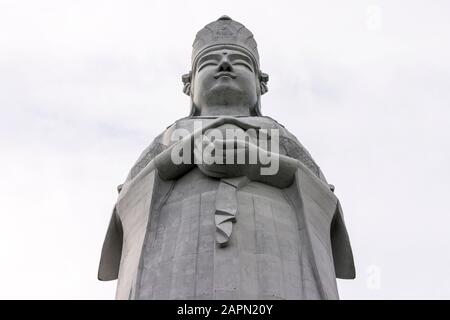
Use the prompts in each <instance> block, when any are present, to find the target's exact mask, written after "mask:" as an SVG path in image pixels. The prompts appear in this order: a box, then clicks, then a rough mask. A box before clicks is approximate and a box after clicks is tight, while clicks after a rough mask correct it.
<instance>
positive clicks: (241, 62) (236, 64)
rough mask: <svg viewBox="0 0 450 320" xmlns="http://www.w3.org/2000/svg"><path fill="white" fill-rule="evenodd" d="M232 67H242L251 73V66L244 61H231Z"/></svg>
mask: <svg viewBox="0 0 450 320" xmlns="http://www.w3.org/2000/svg"><path fill="white" fill-rule="evenodd" d="M233 65H234V66H243V67H245V68H247V69H248V70H250V71H251V72H253V68H252V66H251V65H250V64H249V63H248V62H246V61H244V60H235V61H233Z"/></svg>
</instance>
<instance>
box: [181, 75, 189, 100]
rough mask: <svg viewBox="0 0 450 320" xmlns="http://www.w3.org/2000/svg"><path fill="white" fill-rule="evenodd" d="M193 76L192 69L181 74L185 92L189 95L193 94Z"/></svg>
mask: <svg viewBox="0 0 450 320" xmlns="http://www.w3.org/2000/svg"><path fill="white" fill-rule="evenodd" d="M191 78H192V71H189V73H186V74H183V75H182V76H181V81H183V92H184V93H185V94H186V95H188V96H190V95H191Z"/></svg>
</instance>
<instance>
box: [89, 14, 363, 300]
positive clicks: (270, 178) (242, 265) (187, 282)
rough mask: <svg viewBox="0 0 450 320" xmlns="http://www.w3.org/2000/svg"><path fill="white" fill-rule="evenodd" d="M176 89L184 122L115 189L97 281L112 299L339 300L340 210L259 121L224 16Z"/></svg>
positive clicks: (309, 167)
mask: <svg viewBox="0 0 450 320" xmlns="http://www.w3.org/2000/svg"><path fill="white" fill-rule="evenodd" d="M182 80H183V84H184V87H183V91H184V93H186V94H187V95H189V96H190V98H191V112H190V115H189V116H188V117H186V118H183V119H180V120H178V121H176V122H175V123H174V124H172V125H171V126H170V127H168V128H167V130H165V131H164V132H163V133H161V134H160V135H159V136H158V137H156V139H155V140H154V141H153V142H152V143H151V144H150V146H148V147H147V148H146V149H145V150H144V151H143V153H142V154H141V156H140V157H139V159H138V160H137V162H136V164H135V165H134V166H133V167H132V169H131V171H130V173H129V175H128V177H127V179H126V181H125V182H124V183H123V184H122V185H120V186H119V188H118V189H119V196H118V200H117V202H116V204H115V206H114V210H113V214H112V218H111V222H110V224H109V228H108V231H107V234H106V238H105V242H104V244H103V250H102V255H101V261H100V268H99V274H98V277H99V279H100V280H114V279H118V280H119V281H118V286H117V294H116V298H118V299H337V298H338V292H337V285H336V277H337V278H344V279H352V278H354V277H355V269H354V264H353V256H352V251H351V247H350V242H349V238H348V235H347V231H346V228H345V225H344V220H343V216H342V211H341V206H340V204H339V201H338V199H337V198H336V196H335V195H334V193H333V190H334V187H333V186H332V185H330V184H328V183H327V181H326V180H325V177H324V175H323V174H322V172H321V170H320V168H319V166H318V165H317V164H316V163H315V161H314V160H313V159H312V158H311V156H310V154H309V153H308V151H307V150H306V149H305V148H304V147H303V146H302V145H301V144H300V142H299V141H298V140H297V139H296V138H295V136H293V135H292V134H291V133H290V132H289V131H288V130H287V129H286V128H285V127H283V126H282V125H281V124H279V123H278V122H276V121H275V120H273V119H271V118H269V117H267V116H263V115H262V114H261V105H260V102H261V95H262V94H264V93H266V92H267V82H268V76H267V75H266V74H264V73H262V72H261V70H260V61H259V55H258V51H257V47H256V42H255V40H254V38H253V35H252V33H251V32H250V31H249V30H248V29H246V28H245V27H244V26H243V25H242V24H240V23H238V22H236V21H233V20H232V19H231V18H229V17H227V16H223V17H221V18H219V19H218V20H217V21H214V22H212V23H210V24H208V25H207V26H205V27H204V28H203V29H202V30H200V31H199V32H198V33H197V37H196V39H195V41H194V44H193V52H192V71H191V72H189V73H188V74H186V75H184V76H183V77H182ZM229 132H231V133H232V135H231V136H230V135H229Z"/></svg>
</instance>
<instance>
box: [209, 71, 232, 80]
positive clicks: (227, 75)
mask: <svg viewBox="0 0 450 320" xmlns="http://www.w3.org/2000/svg"><path fill="white" fill-rule="evenodd" d="M221 77H229V78H231V79H236V75H235V74H234V73H233V72H218V73H216V74H215V75H214V78H215V79H219V78H221Z"/></svg>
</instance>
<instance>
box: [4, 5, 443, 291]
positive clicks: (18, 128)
mask: <svg viewBox="0 0 450 320" xmlns="http://www.w3.org/2000/svg"><path fill="white" fill-rule="evenodd" d="M449 9H450V4H449V3H448V1H392V0H391V1H377V0H371V1H365V0H354V1H349V0H346V1H339V2H338V1H331V0H330V1H298V0H295V1H294V0H293V1H282V0H277V1H242V0H239V1H233V0H227V1H167V0H164V1H129V0H127V1H125V0H123V1H98V0H89V1H79V0H78V1H61V0H58V1H50V0H40V1H32V0H30V1H20V0H11V1H7V0H0V108H1V114H0V135H1V139H0V150H1V157H0V174H1V177H2V181H3V183H1V184H0V218H1V224H0V226H1V231H0V283H1V285H0V298H3V299H9V298H25V299H36V298H38V299H47V298H56V299H69V298H71V299H112V298H114V294H115V286H116V282H115V281H113V282H99V281H97V279H96V275H97V265H98V261H99V257H100V250H101V246H102V242H103V238H104V235H105V232H106V228H107V224H108V221H109V218H110V210H111V208H112V206H113V204H114V202H115V200H116V195H117V192H116V185H118V184H120V183H121V182H122V181H123V179H124V178H125V176H126V174H127V172H128V170H129V169H130V167H131V165H132V164H133V163H134V161H135V160H136V158H137V157H138V155H139V154H140V152H141V151H142V150H143V149H144V148H145V147H146V146H147V145H148V144H149V143H150V142H151V140H152V139H153V138H154V137H155V136H156V135H157V134H158V133H160V132H161V131H162V130H164V128H165V127H166V126H168V125H170V124H171V123H172V122H174V121H175V120H177V119H178V118H181V117H183V116H186V115H187V114H188V112H189V99H188V97H186V96H185V95H184V94H183V93H182V91H181V90H182V84H181V78H180V77H181V75H182V74H183V73H185V72H187V71H188V70H189V67H190V65H189V63H190V54H191V45H192V42H193V39H194V37H195V33H196V32H197V31H198V30H199V29H200V28H202V27H203V26H204V25H206V24H207V23H209V22H211V21H213V20H215V19H217V18H218V17H219V16H221V15H223V14H227V15H229V16H231V17H232V18H233V19H235V20H237V21H239V22H242V23H243V24H244V25H245V26H247V27H248V28H249V29H250V30H251V31H252V32H253V33H254V35H255V38H256V41H257V42H258V45H259V50H260V56H261V66H262V69H263V71H264V72H266V73H268V74H269V75H270V82H269V93H268V94H266V95H265V96H264V97H263V101H262V109H263V113H264V114H266V115H269V116H271V117H273V118H275V119H277V120H278V121H279V122H281V123H283V124H284V125H285V126H286V127H287V128H288V129H289V130H290V131H291V132H293V133H294V134H295V135H296V136H297V137H298V138H299V140H300V141H301V142H302V143H303V144H304V145H305V146H306V147H307V148H308V149H309V151H310V152H311V153H312V155H313V157H314V158H315V160H316V161H317V162H318V164H319V165H320V166H321V167H322V169H323V171H324V173H325V175H326V176H327V178H328V180H329V181H330V183H333V184H335V185H336V194H337V195H338V196H339V197H340V199H341V202H342V205H343V208H344V213H345V218H346V223H347V228H348V230H349V234H350V237H351V241H352V245H353V250H354V256H355V261H356V267H357V279H356V280H353V281H349V280H346V281H343V280H338V284H339V288H340V295H341V298H343V299H383V298H385V299H396V298H406V299H409V298H414V299H416V298H438V299H441V298H447V299H449V298H450V275H449V271H450V255H449V254H450V235H449V232H448V230H449V224H450V209H449V201H448V199H449V191H450V169H449V163H450V148H449V147H450V139H449V138H450V126H449V125H450V123H449V122H450V90H449V83H450V59H449V57H450V43H449V39H450V11H449Z"/></svg>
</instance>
